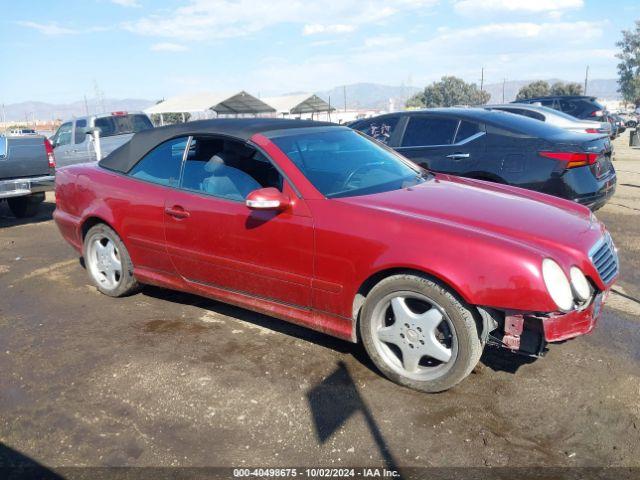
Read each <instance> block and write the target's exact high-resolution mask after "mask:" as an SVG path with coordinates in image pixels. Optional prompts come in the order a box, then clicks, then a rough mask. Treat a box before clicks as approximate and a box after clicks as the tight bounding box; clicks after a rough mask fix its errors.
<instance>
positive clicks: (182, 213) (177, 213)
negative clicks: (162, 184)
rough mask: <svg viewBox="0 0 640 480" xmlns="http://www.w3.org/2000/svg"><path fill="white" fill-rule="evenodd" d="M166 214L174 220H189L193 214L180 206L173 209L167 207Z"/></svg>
mask: <svg viewBox="0 0 640 480" xmlns="http://www.w3.org/2000/svg"><path fill="white" fill-rule="evenodd" d="M164 213H166V214H167V215H171V216H172V217H174V218H189V217H190V216H191V214H190V213H189V212H187V211H186V210H185V209H184V208H182V207H181V206H179V205H174V206H173V207H167V208H165V209H164Z"/></svg>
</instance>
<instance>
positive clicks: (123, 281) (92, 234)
mask: <svg viewBox="0 0 640 480" xmlns="http://www.w3.org/2000/svg"><path fill="white" fill-rule="evenodd" d="M100 239H109V241H112V242H113V243H114V245H115V248H116V253H117V256H118V258H119V260H120V264H121V267H122V268H121V272H120V275H119V278H118V281H117V284H116V285H115V286H109V285H105V284H103V283H102V282H101V281H100V275H99V273H96V268H95V267H94V265H95V262H94V260H93V259H92V258H90V255H92V252H91V247H90V245H91V244H92V242H94V241H96V240H100ZM82 254H83V257H84V261H85V265H86V267H87V273H88V274H89V278H90V279H91V283H93V285H95V287H96V288H97V289H98V290H99V291H100V292H101V293H104V294H105V295H108V296H110V297H125V296H127V295H131V294H132V293H135V292H136V291H137V290H138V289H139V287H140V284H139V283H138V281H137V280H136V279H135V277H134V276H133V263H132V262H131V257H130V256H129V252H128V251H127V248H126V247H125V246H124V243H122V240H121V239H120V237H119V236H118V234H117V233H116V232H115V231H114V230H113V229H112V228H111V227H109V226H108V225H105V224H104V223H99V224H97V225H94V226H93V227H91V228H90V229H89V231H88V232H87V234H86V235H85V237H84V244H83V248H82Z"/></svg>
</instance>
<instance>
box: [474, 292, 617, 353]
mask: <svg viewBox="0 0 640 480" xmlns="http://www.w3.org/2000/svg"><path fill="white" fill-rule="evenodd" d="M608 295H609V290H606V291H604V292H599V293H597V294H596V295H595V296H594V297H593V300H592V301H591V303H590V304H589V305H588V306H586V307H584V308H582V309H580V310H574V311H571V312H568V313H557V314H548V315H540V314H511V315H505V314H504V313H503V314H502V315H500V314H498V315H496V313H498V312H496V311H493V312H491V316H492V318H493V320H494V322H495V323H494V324H495V326H496V327H497V328H496V329H495V330H493V331H491V333H489V335H488V339H487V343H488V344H490V345H495V346H500V347H503V348H507V349H509V350H511V351H513V352H515V353H521V354H524V355H529V356H541V355H543V354H544V350H545V346H546V344H547V343H551V342H561V341H564V340H569V339H571V338H574V337H577V336H580V335H586V334H588V333H591V332H592V331H593V329H594V327H595V325H596V322H597V320H598V317H599V316H600V313H601V312H602V306H603V305H604V302H605V301H606V299H607V297H608ZM483 316H484V315H483Z"/></svg>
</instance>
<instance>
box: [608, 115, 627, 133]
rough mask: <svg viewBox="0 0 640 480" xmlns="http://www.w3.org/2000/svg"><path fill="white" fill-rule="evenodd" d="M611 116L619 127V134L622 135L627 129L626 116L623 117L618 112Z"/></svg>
mask: <svg viewBox="0 0 640 480" xmlns="http://www.w3.org/2000/svg"><path fill="white" fill-rule="evenodd" d="M611 118H612V119H613V121H614V122H615V124H616V126H617V127H618V135H622V134H623V133H624V132H625V130H626V129H627V126H626V122H625V120H624V118H622V117H621V116H620V115H618V114H617V113H613V114H611Z"/></svg>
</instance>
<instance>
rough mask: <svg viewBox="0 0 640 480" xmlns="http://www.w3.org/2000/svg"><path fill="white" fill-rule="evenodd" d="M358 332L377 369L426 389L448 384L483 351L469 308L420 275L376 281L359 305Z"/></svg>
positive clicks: (466, 371) (464, 372) (462, 374)
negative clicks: (363, 301)
mask: <svg viewBox="0 0 640 480" xmlns="http://www.w3.org/2000/svg"><path fill="white" fill-rule="evenodd" d="M360 334H361V337H362V341H363V343H364V346H365V348H366V350H367V352H368V354H369V356H370V357H371V359H372V360H373V362H374V363H375V364H376V366H377V367H378V368H379V369H380V370H381V371H382V373H384V374H385V375H386V376H387V377H388V378H390V379H391V380H393V381H395V382H397V383H399V384H401V385H405V386H408V387H410V388H414V389H416V390H422V391H425V392H440V391H443V390H447V389H449V388H451V387H453V386H454V385H456V384H457V383H458V382H460V381H461V380H463V379H464V378H465V377H466V376H467V375H469V374H470V373H471V371H472V370H473V368H474V367H475V366H476V365H477V363H478V361H479V359H480V355H481V354H482V343H481V341H480V334H479V331H478V326H477V323H476V321H475V319H474V315H473V312H472V311H471V310H470V308H469V307H468V306H465V305H464V304H463V302H462V301H461V300H458V299H457V298H456V296H455V295H453V294H452V293H451V292H450V291H449V290H448V289H447V288H445V287H443V286H442V285H440V284H438V283H436V282H434V281H432V280H430V279H428V278H426V277H422V276H419V275H412V274H403V275H394V276H391V277H388V278H386V279H384V280H382V281H381V282H380V283H378V284H377V285H376V286H375V287H374V288H373V289H372V290H371V292H369V294H368V295H367V298H366V301H365V303H364V305H363V307H362V312H361V317H360Z"/></svg>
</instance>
